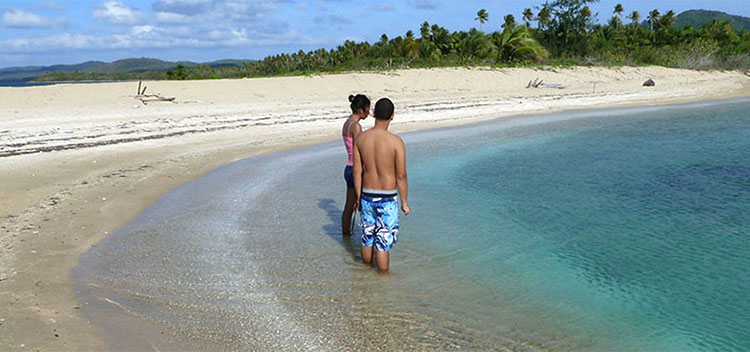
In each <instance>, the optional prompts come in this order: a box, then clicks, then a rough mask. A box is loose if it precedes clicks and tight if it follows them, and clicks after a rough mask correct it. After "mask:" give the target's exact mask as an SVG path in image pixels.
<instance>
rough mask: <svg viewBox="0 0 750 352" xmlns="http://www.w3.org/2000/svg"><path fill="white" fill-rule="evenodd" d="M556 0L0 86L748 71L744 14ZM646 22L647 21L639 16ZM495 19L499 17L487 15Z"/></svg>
mask: <svg viewBox="0 0 750 352" xmlns="http://www.w3.org/2000/svg"><path fill="white" fill-rule="evenodd" d="M591 2H594V1H593V0H565V1H563V0H556V1H552V2H548V3H546V4H544V5H541V6H540V7H539V10H538V11H537V12H536V13H535V12H534V11H532V10H531V8H527V9H525V10H524V11H523V12H522V13H521V15H520V17H519V19H520V21H519V20H516V17H515V16H514V15H513V14H507V15H505V16H504V17H503V21H502V24H501V25H500V26H499V29H498V30H496V31H491V32H484V31H483V30H482V29H483V28H484V27H490V26H489V25H485V24H486V23H487V22H489V19H490V14H489V13H488V12H487V11H486V10H485V9H480V10H479V11H478V12H477V15H476V17H475V18H474V20H475V21H477V24H478V25H479V29H477V28H472V29H471V30H469V31H455V32H451V31H449V30H447V29H445V28H443V27H441V26H439V25H437V24H430V23H428V22H424V23H423V24H422V25H421V26H420V28H419V31H418V34H416V33H415V32H413V31H411V30H409V31H407V32H406V33H405V34H404V35H403V36H396V37H393V38H389V37H388V36H387V35H386V34H383V35H382V36H381V38H380V40H379V41H377V42H375V43H372V44H371V43H368V42H359V43H357V42H354V41H349V40H347V41H345V42H344V43H343V44H341V45H339V46H338V47H336V48H334V49H330V50H328V49H323V48H321V49H318V50H314V51H308V52H305V51H302V50H300V51H298V52H296V53H292V54H286V53H285V54H279V55H273V56H268V57H266V58H264V59H261V60H221V61H214V62H208V63H195V62H189V61H181V62H169V61H162V60H158V59H151V58H140V59H125V60H118V61H115V62H111V63H105V62H99V61H90V62H85V63H81V64H77V65H56V66H47V67H11V68H5V69H0V85H12V84H13V83H18V82H36V83H41V82H60V81H116V80H140V79H148V80H165V79H166V80H186V79H218V78H241V77H263V76H278V75H305V74H315V73H326V72H344V71H358V70H389V69H395V68H407V67H453V66H461V67H463V66H480V65H481V66H492V67H503V66H529V65H602V66H621V65H632V66H638V65H658V66H664V67H676V68H689V69H698V70H700V69H740V70H750V18H747V17H742V16H735V15H729V14H726V13H723V12H717V11H707V10H690V11H685V12H683V13H681V14H679V15H675V13H674V12H673V11H671V10H669V11H666V12H665V13H663V14H662V13H661V12H660V11H659V10H657V9H654V10H652V11H650V12H649V13H647V14H640V13H639V12H638V11H631V12H627V11H626V9H625V8H624V7H623V6H622V5H621V4H617V5H616V6H614V8H613V11H612V14H611V17H610V18H609V19H608V20H607V21H606V23H605V24H595V23H594V14H593V13H592V10H591V9H590V8H589V7H588V5H587V4H589V3H591ZM644 19H645V20H644ZM495 23H497V22H495Z"/></svg>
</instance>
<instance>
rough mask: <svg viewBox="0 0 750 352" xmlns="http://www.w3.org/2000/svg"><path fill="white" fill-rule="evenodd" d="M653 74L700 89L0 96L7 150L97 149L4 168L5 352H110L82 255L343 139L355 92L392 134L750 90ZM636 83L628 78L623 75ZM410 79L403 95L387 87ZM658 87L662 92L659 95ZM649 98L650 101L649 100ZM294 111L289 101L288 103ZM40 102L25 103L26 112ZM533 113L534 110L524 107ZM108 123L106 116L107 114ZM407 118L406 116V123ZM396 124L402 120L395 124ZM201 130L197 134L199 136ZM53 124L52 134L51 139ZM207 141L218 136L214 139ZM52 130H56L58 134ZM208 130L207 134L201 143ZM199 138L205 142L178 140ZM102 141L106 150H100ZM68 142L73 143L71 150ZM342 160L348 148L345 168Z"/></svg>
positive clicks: (744, 81) (174, 87) (716, 79)
mask: <svg viewBox="0 0 750 352" xmlns="http://www.w3.org/2000/svg"><path fill="white" fill-rule="evenodd" d="M628 69H630V70H633V71H634V72H635V71H636V70H639V68H627V69H625V68H613V69H603V68H596V69H588V68H571V69H556V70H559V71H561V72H563V74H569V75H571V76H574V78H578V80H579V81H583V82H586V80H585V77H584V78H580V77H576V74H578V75H585V74H588V73H590V71H591V72H593V71H597V72H605V73H612V72H615V73H616V72H618V71H623V70H625V71H628ZM652 69H653V70H654V71H655V72H660V71H665V72H677V73H675V76H678V73H679V74H680V75H682V74H684V75H685V76H687V78H684V77H682V76H679V77H677V78H674V79H672V81H673V82H680V80H681V79H683V78H684V79H685V80H686V81H690V80H694V81H695V82H700V83H701V84H699V85H698V86H697V87H681V88H680V89H686V90H684V91H682V92H678V93H674V92H672V90H677V88H675V87H674V86H672V87H670V86H667V87H666V88H661V87H659V86H657V89H654V90H650V91H649V90H647V89H649V88H644V87H633V88H630V90H626V91H621V92H618V91H616V92H614V93H596V92H594V91H593V90H592V88H591V85H590V84H585V83H581V84H579V85H580V87H578V86H575V87H574V86H572V85H571V88H570V89H569V90H567V91H566V90H561V91H558V90H556V89H536V90H534V89H531V90H529V89H524V87H525V84H522V85H520V84H518V83H519V82H522V81H523V80H526V79H527V78H526V77H529V75H530V74H531V73H532V72H531V71H534V72H533V73H536V74H538V75H541V74H542V73H540V72H539V71H543V70H531V69H517V70H515V69H514V70H507V69H506V70H494V69H493V70H490V69H437V70H412V71H400V72H396V73H393V74H392V73H384V74H373V73H362V74H346V75H335V76H333V77H294V78H274V79H260V80H234V81H229V82H225V81H223V80H220V81H208V82H207V83H203V82H206V81H197V82H188V83H187V84H180V83H174V84H170V85H166V86H167V87H166V88H165V89H167V91H165V93H166V94H167V95H168V94H176V95H177V96H178V99H181V98H180V94H184V95H186V96H187V97H186V98H183V99H185V101H188V102H186V103H185V104H184V105H181V104H177V105H173V104H164V103H149V104H148V105H143V106H140V107H138V108H135V106H136V105H137V104H136V103H138V104H140V102H137V101H134V100H132V98H130V97H128V95H127V94H128V93H129V92H128V91H129V90H133V91H134V90H135V87H132V89H130V86H132V84H125V83H103V84H102V86H100V87H96V86H98V84H97V85H81V86H80V87H78V89H76V87H71V86H70V85H64V84H63V85H54V86H38V87H24V88H17V87H14V88H10V89H18V90H24V91H31V92H30V93H31V94H29V95H34V94H37V96H40V95H41V96H43V97H42V98H43V99H46V101H47V102H48V104H47V106H41V107H36V106H35V105H34V106H35V108H28V109H27V108H26V107H25V105H24V104H25V102H24V99H23V98H22V97H19V96H22V95H23V94H26V93H29V92H22V94H20V95H14V94H15V93H11V94H9V93H8V89H5V90H3V89H2V88H3V87H0V96H2V97H5V96H6V95H11V98H15V99H2V100H3V103H0V104H2V105H6V104H7V105H9V106H7V107H6V108H7V109H6V111H10V113H9V115H10V116H8V118H6V119H4V121H5V120H10V123H9V125H10V126H9V127H3V128H0V129H2V130H5V131H0V137H1V138H2V139H0V141H2V142H5V140H6V139H10V140H11V141H12V142H15V144H24V143H26V145H25V146H21V147H17V148H26V147H28V148H34V147H35V146H39V145H40V144H41V145H42V146H47V147H49V146H54V145H55V143H59V142H60V140H61V139H64V136H66V135H72V136H73V137H74V138H73V140H72V141H70V142H71V143H90V145H91V146H90V147H82V148H71V149H69V150H65V149H61V150H60V151H57V152H45V153H29V154H23V155H17V156H11V157H6V158H0V170H2V172H1V173H0V181H2V182H3V184H4V185H8V187H7V188H6V189H5V190H3V191H2V192H1V193H0V197H2V198H3V199H4V200H5V201H4V202H3V204H2V205H1V206H0V217H2V218H3V224H2V226H0V240H1V242H0V254H1V255H0V297H2V299H0V301H2V302H7V303H6V304H7V305H6V306H5V307H4V308H6V309H4V313H3V315H2V316H0V319H2V320H0V341H2V342H0V347H2V349H3V350H18V349H42V350H50V349H76V350H78V349H109V348H110V346H107V345H106V344H105V343H104V342H103V341H102V340H101V339H100V338H99V337H98V335H97V332H96V328H95V327H92V326H90V324H89V323H88V322H87V321H85V320H84V319H83V318H82V315H81V314H79V312H80V310H83V309H86V307H79V306H78V304H79V303H78V302H77V301H76V300H75V297H74V293H73V285H74V283H73V281H72V278H71V269H72V268H73V267H75V266H76V265H77V263H78V258H79V257H80V255H81V254H83V253H85V252H86V251H87V250H88V249H89V248H90V247H91V246H92V245H94V244H95V243H97V242H99V241H100V240H102V239H103V238H105V237H106V236H107V235H109V234H110V233H112V232H114V231H115V230H117V229H119V228H121V227H123V226H124V225H125V224H127V223H128V222H129V221H131V220H132V219H134V218H135V217H136V216H137V215H138V214H139V213H140V212H141V211H142V210H144V209H146V208H147V207H148V206H150V205H151V204H153V203H154V202H155V201H156V200H157V199H159V198H161V197H162V196H163V195H164V194H166V193H167V192H168V191H169V190H171V189H173V188H175V187H177V186H179V185H182V184H184V183H186V182H188V181H190V180H193V179H196V178H198V177H201V176H203V175H205V174H207V173H209V172H210V171H211V170H213V169H215V168H216V167H219V166H221V165H224V164H226V163H229V162H232V161H236V160H239V159H243V158H247V157H252V156H256V155H260V154H265V153H272V152H276V151H282V150H289V149H294V148H298V147H303V146H309V145H314V144H319V143H322V142H327V141H332V140H337V139H339V138H340V136H339V131H338V129H339V128H340V124H339V122H340V121H343V118H344V117H345V116H346V115H347V110H348V107H347V103H346V100H345V98H346V96H347V95H348V94H349V92H354V90H357V89H359V87H358V86H355V83H356V84H359V85H360V86H363V84H364V83H363V82H360V81H367V79H369V78H373V76H375V77H376V78H383V77H384V79H383V80H384V81H385V82H386V83H378V84H380V85H376V86H375V87H376V88H375V89H370V90H369V91H371V92H372V93H369V92H368V90H366V89H362V91H365V93H366V94H368V96H370V98H371V99H373V101H374V100H376V99H378V98H379V97H380V96H383V95H388V96H390V97H391V98H393V99H394V100H395V101H396V104H397V106H396V109H397V115H396V120H395V121H394V126H393V127H394V131H395V132H409V131H415V130H424V129H432V128H439V127H451V126H457V125H463V124H468V123H474V122H479V121H484V120H489V119H495V118H502V117H505V116H516V115H522V114H545V113H551V112H556V111H563V110H576V109H599V108H621V107H631V106H653V105H675V104H682V103H687V102H695V101H703V100H712V99H726V98H733V97H744V96H750V78H748V77H746V76H745V75H743V74H742V73H739V72H737V73H721V74H716V73H714V75H713V76H712V74H711V73H704V72H694V71H686V70H673V69H663V68H652ZM425 72H427V73H429V74H433V73H435V74H436V75H437V76H441V77H438V78H437V79H436V80H438V82H426V83H425V82H421V81H420V80H426V79H427V78H426V77H424V76H426V75H425V74H424V73H425ZM484 72H488V73H487V75H492V76H493V77H490V79H488V80H487V81H489V83H488V82H484V81H480V82H478V83H476V82H468V81H469V80H470V79H469V78H472V77H474V76H477V75H479V76H481V75H482V74H483V73H484ZM581 72H582V73H581ZM628 74H630V72H626V73H625V74H624V75H628ZM691 74H694V75H695V77H694V76H692V75H691ZM704 74H708V76H704ZM506 75H515V76H518V77H514V82H515V83H516V84H515V85H513V87H515V88H509V89H508V90H507V91H495V90H493V89H494V88H493V87H492V86H491V82H492V79H493V78H497V77H504V76H506ZM403 76H408V77H406V78H404V77H403ZM412 76H416V77H412ZM442 76H445V77H442ZM462 76H471V77H469V78H464V80H466V81H467V82H458V83H457V84H456V85H455V86H457V87H458V88H457V89H455V90H453V89H452V88H451V89H444V90H443V91H435V89H439V88H435V87H440V86H441V85H442V82H440V80H441V78H443V79H444V80H452V81H455V80H460V79H461V77H462ZM389 78H392V79H391V80H389ZM729 78H732V79H734V81H732V82H729V83H731V85H729V84H727V82H726V80H727V79H729ZM401 79H403V80H404V82H396V83H393V82H391V81H392V80H401ZM529 79H533V77H531V78H529ZM699 79H703V81H699ZM339 80H342V81H344V82H346V83H352V87H351V88H350V87H349V86H335V87H334V88H330V87H328V88H325V89H320V90H321V91H322V92H316V90H317V89H318V88H319V87H320V84H322V83H326V82H321V81H333V82H328V83H339ZM643 80H645V78H644V79H641V77H637V78H634V79H633V82H636V83H638V81H640V82H642V81H643ZM665 80H667V79H665ZM305 81H308V82H305ZM659 81H660V80H657V84H659ZM300 82H302V84H305V83H307V85H306V86H305V87H302V88H300V87H294V88H292V89H289V88H288V86H289V83H300ZM253 83H257V84H258V85H260V86H261V87H259V88H252V89H249V90H252V91H251V92H249V93H246V94H242V95H235V96H230V97H227V99H226V100H228V101H229V102H224V101H222V100H221V99H217V98H214V97H222V95H223V94H226V93H224V92H227V91H232V90H234V89H235V88H236V86H244V87H245V88H248V87H247V86H248V85H252V84H253ZM475 83H476V85H478V86H479V88H478V89H475V90H473V91H472V90H467V91H461V89H464V88H462V87H467V86H468V87H471V86H472V85H473V84H475ZM588 83H597V81H596V80H594V82H588ZM631 83H632V82H631ZM148 84H149V85H159V84H160V83H159V82H148ZM264 84H265V85H270V86H272V87H271V88H275V89H281V91H278V92H275V91H272V90H269V91H271V94H265V96H264V97H263V98H259V97H258V95H262V94H263V93H265V92H264V91H263V90H264V89H267V88H268V87H267V86H263V85H264ZM612 84H615V85H616V83H612ZM694 84H698V83H694ZM712 84H713V85H712ZM721 84H727V86H721ZM597 85H599V87H598V88H597V90H599V89H601V91H602V92H607V91H608V90H613V91H614V90H615V89H612V87H609V86H608V85H607V83H597ZM715 85H719V87H715ZM221 86H224V87H221ZM277 86H278V87H281V88H278V87H277ZM50 87H51V88H50ZM92 87H93V88H94V90H99V91H102V92H101V94H105V93H106V94H108V95H107V97H106V98H102V99H101V100H100V101H94V102H89V101H87V100H85V99H84V100H83V101H81V102H79V103H77V104H68V105H66V104H65V103H64V102H60V101H64V100H65V95H64V94H61V91H65V90H78V91H79V92H74V93H73V94H72V96H74V97H77V96H87V95H86V93H89V92H88V90H90V88H92ZM203 88H206V89H205V90H204V89H203ZM687 88H690V89H687ZM193 89H195V90H198V91H207V90H218V91H217V92H214V93H210V94H209V95H212V96H209V97H205V98H202V97H201V94H197V93H192V90H193ZM466 89H470V88H466ZM714 89H716V90H715V91H714ZM50 90H51V91H52V92H53V93H56V94H59V95H62V97H58V96H54V95H53V96H46V97H45V96H44V94H43V93H47V92H42V91H50ZM34 91H36V92H34ZM171 91H179V92H180V93H171ZM422 91H426V92H427V93H425V92H422ZM644 91H645V92H650V93H649V94H642V92H644ZM305 92H308V93H310V95H312V97H308V98H307V100H303V101H300V102H296V103H297V105H291V104H289V103H288V101H292V102H295V97H299V96H306V95H305V94H304V93H305ZM589 92H590V93H589ZM706 92H711V93H706ZM16 93H18V92H16ZM90 93H92V94H89V95H88V96H93V98H94V99H96V97H97V94H99V93H98V92H90ZM130 93H132V92H130ZM553 93H556V94H553ZM651 93H654V94H651ZM656 93H658V94H656ZM191 94H192V95H191ZM430 94H431V95H430ZM454 95H457V96H458V97H455V96H454ZM112 96H114V98H112ZM248 96H254V97H256V98H258V100H257V101H255V102H253V104H245V103H242V101H243V100H244V99H247V98H248ZM30 98H37V97H30ZM285 98H286V99H287V101H284V99H285ZM212 99H213V100H212ZM9 100H10V101H9ZM32 100H33V99H27V101H26V103H28V102H29V101H32ZM190 101H194V102H192V103H191V102H190ZM280 101H281V102H280ZM399 101H400V102H401V103H399ZM597 101H598V103H597ZM524 102H526V106H523V105H524ZM529 102H530V103H529ZM160 104H161V105H160ZM535 104H536V105H535ZM527 106H528V107H527ZM400 108H401V109H402V110H399V109H400ZM108 109H111V110H108ZM102 111H106V113H105V114H102ZM196 111H197V112H196ZM399 111H403V113H401V114H399ZM493 111H494V113H493ZM497 111H502V112H497ZM201 114H202V115H201ZM18 115H20V117H19V116H18ZM59 116H63V118H61V117H59ZM80 116H82V117H83V118H80ZM195 116H198V117H195ZM68 117H76V118H78V120H75V121H72V122H70V121H69V120H68V119H67V118H68ZM399 117H403V119H401V120H399ZM290 119H291V120H292V121H289V120H290ZM295 119H296V120H295ZM193 120H195V121H193ZM29 121H42V122H43V123H41V125H42V126H41V127H39V126H37V127H34V128H31V129H28V130H24V131H23V132H24V133H23V134H25V135H29V137H25V136H19V135H18V134H16V133H15V128H16V127H19V126H22V125H24V124H28V123H29ZM47 121H49V122H47ZM192 122H194V123H193V124H191V123H192ZM268 122H274V123H268ZM371 122H372V121H371V119H368V120H367V121H365V123H364V124H363V125H364V126H363V127H365V128H367V127H369V125H370V124H371ZM45 123H46V124H48V125H46V126H45V125H44V124H45ZM128 123H129V124H128ZM181 123H182V124H181ZM59 126H63V127H59ZM164 126H166V127H164ZM211 127H216V128H217V129H215V130H210V128H211ZM224 127H226V128H224ZM55 128H58V131H57V132H55ZM66 128H68V130H65V129H66ZM201 128H203V129H204V130H205V131H201V130H200V129H201ZM123 130H126V131H128V132H129V134H131V135H133V136H143V139H142V140H141V141H135V142H123V143H110V144H107V142H108V141H112V140H113V139H112V138H119V137H118V133H119V132H121V131H123ZM193 130H195V131H196V132H190V133H182V134H179V132H185V131H193ZM11 131H12V132H11ZM69 131H72V132H70V133H69ZM133 131H134V132H133ZM11 133H13V134H11ZM108 133H109V134H108ZM149 133H159V134H163V135H169V134H170V133H178V134H175V135H174V137H168V138H167V137H164V138H154V139H148V138H146V137H148V136H149ZM102 135H104V137H100V136H102ZM9 137H14V138H9ZM24 138H26V139H24ZM65 138H67V137H65ZM107 138H109V139H107ZM18 140H20V142H18ZM67 142H69V141H63V143H67ZM35 143H36V144H35ZM45 143H46V144H45ZM97 143H99V144H97ZM19 150H20V149H19ZM0 151H4V150H0ZM344 156H345V155H344V153H343V148H342V160H343V158H344ZM21 345H23V346H21Z"/></svg>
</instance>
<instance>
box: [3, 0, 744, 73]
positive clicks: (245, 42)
mask: <svg viewBox="0 0 750 352" xmlns="http://www.w3.org/2000/svg"><path fill="white" fill-rule="evenodd" d="M746 1H747V0H711V1H706V0H677V1H675V0H619V1H609V0H601V1H599V2H597V3H594V4H592V5H591V8H592V9H593V10H594V12H595V13H597V14H598V17H597V19H598V21H599V22H604V21H606V20H607V19H608V18H609V17H611V16H612V9H613V8H614V6H615V4H617V3H618V2H619V3H622V5H623V7H624V8H625V13H630V12H631V11H633V10H637V11H639V12H640V13H641V18H645V17H646V14H647V13H648V12H649V11H650V10H652V9H654V8H656V9H659V11H660V12H662V13H664V12H666V11H667V10H670V9H671V10H674V11H675V13H680V12H682V11H685V10H690V9H709V10H717V11H723V12H727V13H731V14H736V15H742V16H747V17H750V6H748V5H747V3H746ZM543 2H544V0H525V1H524V0H497V1H472V0H468V1H456V0H400V1H396V0H375V1H364V0H116V1H113V0H0V16H1V17H0V68H1V67H9V66H40V65H41V66H46V65H54V64H74V63H80V62H85V61H89V60H98V61H107V62H109V61H114V60H118V59H124V58H131V57H151V58H157V59H162V60H169V61H177V60H189V61H195V62H209V61H214V60H220V59H261V58H263V57H265V56H268V55H274V54H278V53H292V52H297V51H299V50H305V51H309V50H314V49H317V48H328V49H330V48H334V47H336V46H338V45H339V44H341V43H343V41H344V40H347V39H349V40H354V41H368V42H370V43H373V42H375V41H377V40H378V39H379V38H380V36H381V35H382V34H386V35H388V37H389V38H392V37H395V36H398V35H404V33H406V31H407V30H412V31H414V33H417V35H418V33H419V27H420V25H421V24H422V23H423V22H424V21H428V22H429V23H430V24H438V25H440V26H443V27H445V28H447V29H449V30H451V31H455V30H469V29H470V28H473V27H477V28H478V27H479V26H480V25H479V23H478V22H476V21H475V20H474V18H475V17H476V13H477V11H478V10H479V9H481V8H484V9H486V10H487V12H488V13H489V22H488V23H485V24H483V25H482V29H483V30H484V31H486V32H488V31H494V30H497V29H498V28H499V26H500V25H501V24H502V22H503V20H502V18H503V16H505V15H506V14H508V13H511V14H513V15H514V16H515V18H516V21H518V22H520V20H521V12H522V11H523V9H524V8H527V7H529V8H532V10H534V12H535V13H536V12H537V9H538V7H539V6H540V5H541V4H542V3H543Z"/></svg>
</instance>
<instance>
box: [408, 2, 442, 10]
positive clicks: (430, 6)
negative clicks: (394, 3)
mask: <svg viewBox="0 0 750 352" xmlns="http://www.w3.org/2000/svg"><path fill="white" fill-rule="evenodd" d="M412 3H413V4H414V7H416V8H418V9H420V10H435V9H437V8H438V5H439V3H440V1H439V0H414V1H413V2H412Z"/></svg>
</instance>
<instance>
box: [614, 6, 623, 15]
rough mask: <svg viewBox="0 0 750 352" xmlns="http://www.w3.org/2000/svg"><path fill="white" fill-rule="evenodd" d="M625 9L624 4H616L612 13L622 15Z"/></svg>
mask: <svg viewBox="0 0 750 352" xmlns="http://www.w3.org/2000/svg"><path fill="white" fill-rule="evenodd" d="M623 11H625V10H624V9H623V8H622V4H617V5H615V10H614V11H613V12H612V13H614V14H615V15H617V16H621V15H622V12H623Z"/></svg>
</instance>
